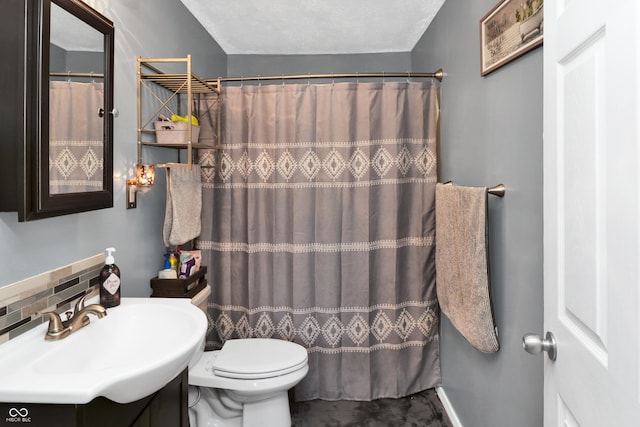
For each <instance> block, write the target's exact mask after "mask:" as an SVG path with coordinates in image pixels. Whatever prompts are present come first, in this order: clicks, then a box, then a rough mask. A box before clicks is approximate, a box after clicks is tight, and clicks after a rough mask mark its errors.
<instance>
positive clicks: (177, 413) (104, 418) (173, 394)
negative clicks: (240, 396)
mask: <svg viewBox="0 0 640 427" xmlns="http://www.w3.org/2000/svg"><path fill="white" fill-rule="evenodd" d="M188 392H189V376H188V373H187V370H186V369H185V370H184V372H183V373H182V374H180V375H178V376H177V377H176V378H175V379H174V380H173V381H171V382H170V383H169V384H167V385H166V386H165V387H164V388H162V389H161V390H159V391H157V392H156V393H154V394H152V395H151V396H147V397H145V398H143V399H140V400H137V401H135V402H131V403H127V404H121V403H116V402H113V401H111V400H109V399H105V398H104V397H98V398H96V399H94V400H92V401H91V402H89V403H87V404H84V405H62V404H61V405H54V404H34V403H24V404H22V403H0V414H2V416H1V417H0V426H16V425H28V426H30V427H189V414H188V399H189V395H188Z"/></svg>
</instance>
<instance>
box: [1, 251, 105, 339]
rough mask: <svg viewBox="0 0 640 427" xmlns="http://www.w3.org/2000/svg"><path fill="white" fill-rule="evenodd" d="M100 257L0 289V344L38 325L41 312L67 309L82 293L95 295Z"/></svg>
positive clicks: (101, 257) (41, 318)
mask: <svg viewBox="0 0 640 427" xmlns="http://www.w3.org/2000/svg"><path fill="white" fill-rule="evenodd" d="M103 265H104V254H99V255H94V256H92V257H89V258H86V259H83V260H81V261H78V262H75V263H73V264H70V265H67V266H64V267H60V268H57V269H55V270H51V271H48V272H46V273H42V274H39V275H37V276H33V277H30V278H28V279H25V280H21V281H19V282H16V283H12V284H10V285H7V286H4V287H2V288H0V344H2V343H4V342H6V341H8V340H10V339H12V338H15V337H17V336H18V335H20V334H22V333H24V332H26V331H28V330H30V329H32V328H34V327H36V326H38V325H40V324H42V323H43V322H44V321H45V320H46V319H47V317H46V316H45V317H43V316H42V313H43V312H46V311H54V310H55V311H56V312H58V313H63V312H65V311H67V310H69V309H70V308H71V306H72V303H73V302H74V301H75V300H77V299H78V298H80V297H81V296H82V295H85V294H92V295H97V292H98V282H99V276H100V269H101V268H102V266H103Z"/></svg>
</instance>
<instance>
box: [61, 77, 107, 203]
mask: <svg viewBox="0 0 640 427" xmlns="http://www.w3.org/2000/svg"><path fill="white" fill-rule="evenodd" d="M103 107H104V84H103V83H102V82H90V83H81V82H67V81H52V82H49V192H50V193H51V194H60V193H81V192H85V191H98V190H101V189H102V188H103V183H102V176H103V168H104V159H103V156H104V154H103V152H104V145H103V144H104V131H103V119H102V118H100V117H99V115H98V110H99V109H100V108H103Z"/></svg>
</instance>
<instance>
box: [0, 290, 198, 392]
mask: <svg viewBox="0 0 640 427" xmlns="http://www.w3.org/2000/svg"><path fill="white" fill-rule="evenodd" d="M90 302H91V301H87V303H90ZM89 317H90V319H91V323H90V324H89V325H88V326H85V327H84V328H82V329H80V330H78V331H77V332H75V333H73V334H71V335H70V336H68V337H67V338H65V339H63V340H59V341H45V339H44V336H45V333H46V331H47V324H44V325H42V326H38V327H37V328H34V329H32V330H31V331H29V332H26V333H24V334H23V335H21V336H19V337H17V338H15V339H13V340H10V341H9V342H7V343H5V344H2V345H0V402H20V403H23V402H24V403H72V404H82V403H88V402H90V401H91V400H93V399H94V398H96V397H98V396H104V397H106V398H108V399H111V400H113V401H115V402H118V403H129V402H133V401H135V400H138V399H141V398H143V397H145V396H148V395H150V394H152V393H154V392H156V391H157V390H159V389H161V388H162V387H163V386H165V385H166V384H167V383H168V382H169V381H171V380H172V379H173V378H175V377H176V376H177V375H178V374H180V373H181V372H182V371H183V370H184V369H185V368H186V367H187V365H188V363H189V361H190V359H191V358H192V356H194V355H196V354H198V353H199V352H201V351H202V350H203V349H204V341H205V332H206V329H207V319H206V316H205V314H204V313H203V312H202V311H201V310H200V309H199V308H198V307H196V306H194V305H193V304H191V300H189V299H183V298H122V303H121V304H120V306H118V307H114V308H110V309H108V310H107V316H106V317H103V318H102V319H98V318H96V317H95V316H93V315H90V316H89ZM47 323H48V322H47Z"/></svg>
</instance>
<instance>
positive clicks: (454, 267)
mask: <svg viewBox="0 0 640 427" xmlns="http://www.w3.org/2000/svg"><path fill="white" fill-rule="evenodd" d="M487 246H488V239H487V189H486V188H485V187H480V188H478V187H457V186H456V187H454V186H453V185H444V184H437V185H436V290H437V294H438V301H439V303H440V308H441V309H442V312H443V313H444V314H445V315H446V316H447V317H448V318H449V320H451V323H452V324H453V325H454V326H455V328H456V329H457V330H458V331H459V332H460V333H461V334H462V336H464V337H465V338H466V340H467V341H469V343H470V344H471V345H472V346H473V347H475V348H476V349H478V350H479V351H481V352H483V353H493V352H496V351H498V350H499V349H500V345H499V343H498V333H497V329H496V327H495V325H494V321H493V312H492V309H491V296H490V288H489V283H490V282H489V269H488V262H487V259H488V257H487V254H488V251H487V250H488V247H487Z"/></svg>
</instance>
